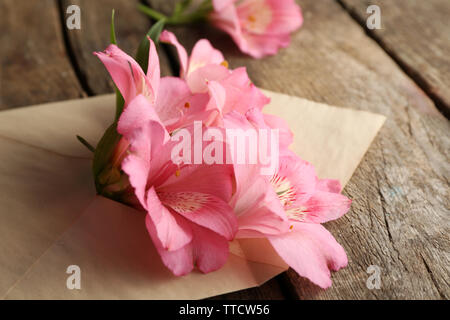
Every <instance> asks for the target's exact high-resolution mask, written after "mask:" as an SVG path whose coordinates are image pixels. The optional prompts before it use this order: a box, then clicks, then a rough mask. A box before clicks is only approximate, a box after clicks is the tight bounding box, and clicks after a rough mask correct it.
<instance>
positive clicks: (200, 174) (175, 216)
mask: <svg viewBox="0 0 450 320" xmlns="http://www.w3.org/2000/svg"><path fill="white" fill-rule="evenodd" d="M118 131H119V133H121V134H122V135H123V136H124V138H125V139H127V141H129V142H130V147H129V155H128V156H127V157H126V158H125V159H124V160H123V162H122V169H123V171H124V172H126V174H127V175H128V177H129V181H130V184H131V185H132V187H133V188H134V190H135V195H136V197H137V199H138V200H139V203H140V205H141V206H142V208H143V209H144V210H146V211H147V217H146V226H147V230H148V232H149V234H150V236H151V238H152V240H153V243H154V244H155V247H156V249H157V250H158V252H159V254H160V256H161V259H162V261H163V263H164V264H165V265H166V266H167V267H168V268H169V269H170V270H171V271H172V272H173V273H174V274H175V275H177V276H181V275H185V274H187V273H189V272H190V271H191V270H192V269H193V268H194V265H195V266H197V268H198V269H199V270H200V271H202V272H205V273H206V272H211V271H214V270H217V269H219V268H220V267H221V266H223V264H224V263H225V262H226V260H227V257H228V241H229V240H232V239H233V238H234V236H235V234H236V232H237V221H236V217H235V215H234V213H233V210H232V208H231V207H230V206H229V204H228V202H229V200H230V198H231V195H232V181H233V180H232V179H233V169H232V167H231V166H229V165H189V164H186V165H183V164H180V165H175V164H174V163H173V162H172V160H171V151H172V148H173V142H171V141H170V139H169V133H168V131H167V130H166V128H165V126H164V125H163V123H162V122H161V121H160V119H159V117H158V115H157V112H156V110H154V108H153V106H152V105H151V104H150V103H149V101H148V99H146V97H145V96H143V95H138V96H137V97H136V98H135V99H133V100H132V101H131V102H130V103H129V105H128V107H127V108H126V109H125V110H124V112H123V113H122V115H121V117H120V119H119V123H118Z"/></svg>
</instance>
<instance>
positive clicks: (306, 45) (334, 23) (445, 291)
mask: <svg viewBox="0 0 450 320" xmlns="http://www.w3.org/2000/svg"><path fill="white" fill-rule="evenodd" d="M299 3H300V5H301V6H302V8H303V12H304V17H305V24H304V26H303V28H302V29H301V30H300V31H299V32H297V33H295V34H294V35H293V37H292V44H291V46H290V47H289V48H288V49H285V50H282V51H280V53H279V54H278V55H276V56H274V57H270V58H266V59H263V60H254V59H251V58H249V57H246V56H244V55H243V54H241V53H239V52H238V50H237V49H236V47H235V45H234V44H233V43H232V42H231V41H230V40H229V38H228V36H226V35H225V34H223V33H221V32H216V31H213V30H212V28H205V27H204V26H203V27H202V26H200V27H178V28H172V31H174V32H175V33H176V34H177V36H178V37H179V40H180V41H181V42H182V43H183V44H184V45H186V46H187V47H188V48H192V45H193V43H195V41H196V40H198V39H199V38H201V37H207V38H209V39H210V40H211V41H212V42H213V44H214V46H216V47H217V48H219V49H220V50H222V51H223V52H224V54H225V56H226V58H227V60H229V63H230V65H231V66H232V67H237V66H241V65H245V66H247V69H248V72H249V74H250V76H251V78H252V79H253V80H254V82H255V84H256V85H258V86H260V87H263V88H266V89H270V90H274V91H278V92H282V93H286V94H292V95H297V96H300V97H305V98H308V99H311V100H315V101H319V102H325V103H329V104H333V105H339V106H343V107H348V108H354V109H361V110H369V111H372V112H377V113H381V114H384V115H385V116H387V122H386V124H385V125H384V127H383V129H382V130H381V132H380V133H379V135H378V137H377V138H376V140H375V141H374V143H373V145H372V146H371V148H370V150H369V151H368V153H367V154H366V156H365V158H364V159H363V161H362V163H361V164H360V166H359V168H358V169H357V170H356V172H355V174H354V176H353V177H352V179H351V181H350V182H349V184H348V185H347V187H346V188H345V192H344V193H345V194H346V195H348V196H349V197H350V198H351V199H353V205H352V209H351V211H350V212H349V213H348V214H347V215H346V216H345V217H343V218H341V219H339V220H338V221H334V222H331V223H328V224H327V225H326V226H327V228H328V229H329V230H330V231H331V232H332V233H333V234H334V235H335V237H336V238H337V240H338V241H339V242H340V243H341V244H342V245H343V246H344V248H345V249H346V251H347V254H348V257H349V265H348V267H347V268H345V269H343V270H341V271H340V272H338V273H336V274H334V275H333V287H332V288H330V289H328V290H321V289H319V288H317V287H316V286H314V285H311V283H310V282H309V281H308V280H305V279H303V278H300V277H298V276H297V275H296V274H295V272H293V271H291V270H290V271H288V272H287V274H285V277H286V280H288V281H289V283H290V284H291V285H292V286H293V287H292V289H293V290H294V291H295V292H296V294H297V296H298V297H299V298H302V299H400V298H409V299H431V298H447V299H448V298H449V297H450V286H449V283H448V281H449V280H448V279H450V272H449V268H448V266H449V260H450V259H449V257H450V239H449V235H448V234H449V232H448V231H449V207H450V203H449V198H450V197H449V188H448V182H449V164H448V159H449V152H450V141H449V135H448V132H449V129H450V126H449V123H448V121H447V120H446V119H445V118H444V117H443V116H442V115H441V114H440V112H439V111H438V110H437V109H436V107H435V105H434V104H433V102H432V101H431V100H430V99H429V98H428V97H427V96H426V95H425V94H424V93H423V92H422V91H421V90H420V88H418V87H417V85H416V84H415V83H414V81H412V80H411V79H410V78H408V77H407V76H406V75H405V74H404V73H403V72H402V70H401V69H400V68H399V66H398V65H397V64H396V63H395V62H394V61H393V60H392V59H390V58H389V56H388V55H387V54H386V53H385V52H384V51H383V50H382V48H380V47H379V46H378V45H377V43H376V42H375V41H373V40H371V39H370V38H369V37H367V35H366V34H365V33H364V31H363V29H362V28H361V27H360V26H359V25H358V24H357V23H356V22H355V21H354V20H353V19H352V18H351V17H350V16H349V15H348V14H347V13H346V12H345V11H344V10H343V9H342V7H341V6H340V5H339V4H338V3H336V2H335V1H333V0H321V1H316V0H302V1H299ZM151 4H152V6H153V7H154V8H155V9H161V10H163V11H164V10H165V11H166V12H168V11H167V10H169V8H171V4H170V3H169V1H158V0H152V1H151ZM172 4H173V2H172ZM299 138H301V137H297V139H299ZM371 265H376V266H379V267H380V270H381V274H380V277H381V288H380V289H378V290H377V289H373V290H370V289H368V287H367V285H366V281H367V280H368V278H369V276H370V274H368V273H367V268H368V267H369V266H371Z"/></svg>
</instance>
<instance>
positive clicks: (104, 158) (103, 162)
mask: <svg viewBox="0 0 450 320" xmlns="http://www.w3.org/2000/svg"><path fill="white" fill-rule="evenodd" d="M120 138H121V135H120V134H119V133H118V132H117V122H114V123H113V124H112V125H111V126H109V128H108V129H106V131H105V133H104V134H103V137H102V138H101V139H100V141H99V142H98V144H97V148H95V152H94V161H93V164H92V171H93V173H94V179H95V186H96V188H97V192H100V189H101V184H100V183H99V181H98V180H99V175H100V174H101V173H102V171H103V170H104V169H105V168H106V167H107V166H108V164H109V162H110V160H111V157H112V155H113V153H114V149H115V147H116V145H117V144H118V143H119V141H120Z"/></svg>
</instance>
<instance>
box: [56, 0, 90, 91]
mask: <svg viewBox="0 0 450 320" xmlns="http://www.w3.org/2000/svg"><path fill="white" fill-rule="evenodd" d="M55 1H56V7H57V10H58V14H59V22H60V27H61V33H62V36H63V40H64V48H65V49H66V53H67V57H68V58H69V61H70V64H71V65H72V69H73V71H74V72H75V75H76V77H77V80H78V82H79V83H80V86H81V88H82V89H83V91H84V94H85V95H87V96H88V97H92V96H95V93H94V92H93V91H92V89H91V88H90V87H89V85H88V83H87V80H86V77H85V76H84V74H83V73H82V72H81V69H80V66H79V65H78V62H77V59H76V58H75V55H74V50H73V48H72V45H71V44H70V41H69V35H68V34H67V32H68V31H67V28H66V16H65V13H66V9H65V8H64V5H63V3H62V1H60V0H55Z"/></svg>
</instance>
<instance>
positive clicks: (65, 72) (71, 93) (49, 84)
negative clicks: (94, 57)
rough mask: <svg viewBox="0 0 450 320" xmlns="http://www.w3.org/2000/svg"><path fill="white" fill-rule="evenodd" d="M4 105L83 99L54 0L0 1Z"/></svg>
mask: <svg viewBox="0 0 450 320" xmlns="http://www.w3.org/2000/svg"><path fill="white" fill-rule="evenodd" d="M0 12H2V18H1V19H0V29H1V30H2V32H1V35H0V43H1V49H0V51H1V54H0V59H1V61H0V65H1V67H0V109H6V108H13V107H20V106H25V105H30V104H37V103H44V102H50V101H58V100H65V99H73V98H79V97H80V96H82V95H83V94H84V93H83V90H82V88H81V86H80V83H79V82H78V80H77V78H76V76H75V73H74V72H73V69H72V66H71V64H70V61H69V59H68V57H67V55H66V50H65V47H64V41H63V36H62V33H61V21H60V16H59V13H58V9H57V6H56V2H55V1H53V0H43V1H39V3H38V2H36V1H24V2H21V3H20V5H19V4H18V3H17V1H14V0H4V1H1V2H0Z"/></svg>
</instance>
